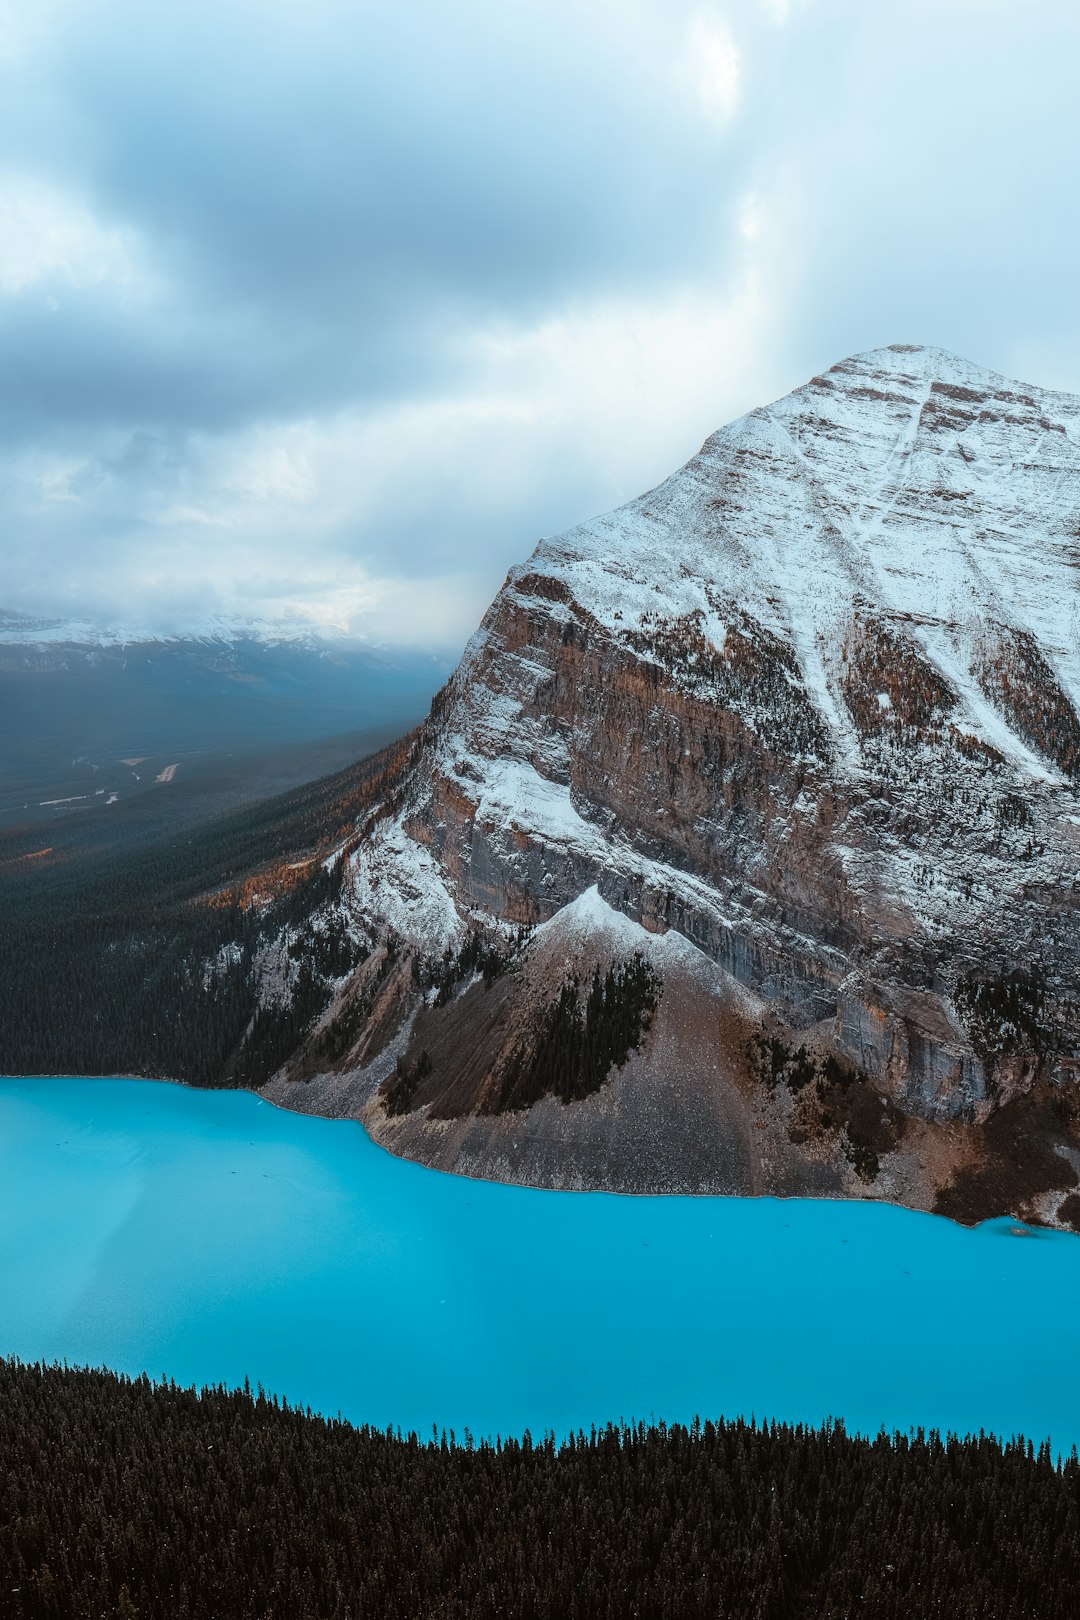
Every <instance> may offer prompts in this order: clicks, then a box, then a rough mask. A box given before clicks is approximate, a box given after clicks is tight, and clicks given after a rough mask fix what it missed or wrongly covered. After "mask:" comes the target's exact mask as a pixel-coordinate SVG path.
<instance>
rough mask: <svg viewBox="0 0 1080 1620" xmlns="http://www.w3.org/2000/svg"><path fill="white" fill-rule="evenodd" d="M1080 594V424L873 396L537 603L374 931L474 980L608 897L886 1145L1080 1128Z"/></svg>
mask: <svg viewBox="0 0 1080 1620" xmlns="http://www.w3.org/2000/svg"><path fill="white" fill-rule="evenodd" d="M1078 580H1080V400H1077V399H1074V398H1072V397H1069V396H1064V395H1058V394H1051V393H1048V392H1046V391H1043V390H1040V389H1036V388H1033V387H1029V386H1027V385H1022V384H1019V383H1015V382H1011V381H1009V380H1007V379H1005V378H1003V377H1000V376H998V375H997V374H995V373H993V372H988V371H984V370H981V369H979V368H978V367H975V366H972V365H969V364H968V363H967V362H965V361H962V360H959V359H957V358H956V357H955V356H952V355H948V354H945V353H943V352H941V351H939V350H934V349H924V348H917V347H914V346H910V345H895V346H893V347H891V348H888V349H882V350H875V351H873V352H871V353H869V354H864V355H859V356H856V357H854V358H852V359H850V360H847V361H844V362H842V363H841V364H839V365H837V366H834V367H833V368H832V369H831V370H830V371H828V372H827V373H825V374H824V375H823V376H820V377H815V378H813V379H811V381H810V382H808V383H807V384H806V385H805V386H804V387H803V388H800V389H798V390H796V391H795V392H794V393H793V394H791V395H789V396H788V397H787V398H785V399H782V400H780V401H778V402H776V403H775V404H773V405H770V406H767V407H764V408H762V409H760V410H756V411H753V412H751V413H750V414H749V415H748V416H746V417H744V418H742V419H741V420H739V421H737V422H735V423H733V424H731V425H730V426H729V427H726V428H723V429H721V431H720V432H718V433H716V434H714V435H713V436H712V437H711V438H710V439H708V440H707V441H706V443H705V445H704V446H703V448H702V450H701V451H700V453H699V454H698V455H697V456H695V457H694V458H693V459H692V460H691V461H690V462H688V463H687V465H686V466H685V467H683V468H682V469H681V470H680V471H679V472H677V473H675V474H674V475H673V476H672V477H671V478H669V479H667V480H666V481H665V482H664V483H663V484H661V485H659V486H658V488H656V489H655V490H652V491H650V492H649V493H647V494H645V495H643V496H641V497H640V498H639V499H638V500H636V501H633V502H631V503H630V504H629V505H628V506H626V507H623V508H621V509H620V510H618V511H616V512H613V513H610V514H607V515H605V516H603V517H599V518H596V519H594V520H592V521H590V522H588V523H585V524H583V525H581V526H580V527H578V528H576V529H574V530H572V531H570V532H569V533H568V534H565V535H562V536H560V537H557V538H555V539H551V540H547V541H544V542H543V543H542V544H541V545H539V546H538V547H537V548H536V550H535V552H534V553H533V555H532V557H531V558H530V559H529V560H528V562H527V563H525V564H524V565H522V566H520V567H517V568H514V569H512V570H511V572H510V574H509V576H508V578H507V581H506V584H505V585H504V587H503V589H502V591H501V592H500V593H499V595H498V597H497V598H496V600H495V602H494V603H493V604H492V607H491V608H490V610H489V612H488V614H487V615H486V617H485V619H484V622H483V624H482V626H481V628H480V630H479V631H478V632H477V634H476V636H475V637H474V638H473V640H472V642H471V643H470V645H469V648H468V649H467V651H466V654H465V657H464V658H463V660H462V663H461V665H460V666H459V668H458V670H457V672H456V673H455V674H454V676H453V677H452V678H451V681H450V682H449V684H448V686H447V687H446V688H445V689H444V691H443V693H441V694H440V696H439V698H437V699H436V702H435V704H434V705H433V708H432V714H431V718H430V720H429V722H428V725H427V728H426V731H425V734H424V740H423V744H422V747H421V750H420V762H419V764H418V765H417V767H416V768H415V770H414V772H413V774H412V776H411V777H410V778H409V780H408V781H407V782H406V783H403V784H402V787H401V790H400V792H399V794H398V796H397V799H396V801H395V805H394V810H393V816H392V817H390V816H388V817H387V819H386V821H385V823H384V824H381V825H380V824H378V823H376V825H375V826H374V828H373V830H372V834H371V837H370V839H368V840H364V839H362V840H361V841H360V843H359V846H358V848H357V850H356V852H355V854H354V856H353V857H352V859H353V863H354V881H353V895H354V905H355V908H356V914H357V917H358V919H359V921H360V925H361V926H363V927H365V928H367V929H369V930H374V931H375V932H376V933H377V932H378V928H379V926H380V919H385V920H387V921H389V922H392V923H394V922H395V920H396V922H397V925H398V926H400V928H401V932H402V935H403V937H406V938H408V940H409V941H410V943H411V945H412V947H413V949H415V950H418V951H421V950H426V953H427V955H428V956H429V957H430V958H432V959H435V958H438V957H440V956H442V955H443V953H444V952H445V953H447V955H446V959H447V960H449V959H450V958H451V957H452V956H453V953H454V952H455V951H459V950H460V949H461V939H462V937H463V932H462V931H463V930H467V931H469V933H470V934H471V933H478V934H479V935H480V936H483V937H484V938H489V939H492V940H496V941H497V940H503V941H505V940H506V939H507V937H508V932H507V931H508V930H512V929H513V928H515V927H517V926H521V925H524V926H534V925H536V924H543V923H545V922H546V920H547V919H549V918H552V917H554V916H555V915H556V914H557V913H559V912H560V911H561V909H562V908H564V907H567V906H570V905H572V904H574V903H575V902H578V900H579V897H580V896H581V895H583V894H584V893H586V891H589V890H590V889H591V888H592V887H593V886H594V885H595V886H597V889H598V893H599V895H600V896H602V897H603V901H604V902H605V903H606V904H607V905H608V906H610V907H613V908H614V909H615V910H616V911H617V912H619V913H622V914H625V915H626V916H627V917H629V918H632V919H633V920H634V924H635V925H640V926H641V927H643V928H644V929H646V930H648V931H649V932H650V933H654V934H659V933H663V932H665V931H666V930H669V929H672V930H676V931H677V932H678V933H680V934H682V935H683V936H685V938H686V939H687V940H689V941H691V942H692V943H693V945H694V946H695V947H696V948H697V949H698V950H699V951H700V952H702V953H703V954H704V957H705V958H707V959H708V960H709V961H711V962H712V963H713V964H714V965H715V968H716V970H717V971H718V972H719V973H720V974H721V975H722V977H723V983H724V984H725V985H727V986H728V987H729V988H732V993H734V991H733V987H734V986H742V987H744V988H745V990H747V991H749V992H750V993H751V995H752V996H753V997H754V998H755V1002H756V1004H757V1005H758V1006H760V1007H763V1008H764V1009H765V1012H764V1013H763V1014H762V1016H763V1017H764V1018H766V1020H770V1019H771V1020H773V1024H770V1026H769V1027H770V1028H773V1027H774V1026H775V1030H779V1031H780V1033H779V1034H776V1033H775V1030H774V1033H773V1034H770V1035H769V1037H768V1039H769V1040H770V1041H774V1042H776V1041H778V1042H779V1046H777V1047H775V1051H777V1052H780V1051H786V1052H788V1053H789V1054H790V1053H791V1052H795V1051H798V1050H801V1049H802V1048H803V1047H804V1046H805V1045H806V1042H807V1041H810V1043H811V1046H812V1048H813V1052H814V1062H815V1063H817V1064H818V1065H819V1069H818V1070H815V1072H816V1073H818V1074H819V1079H821V1076H822V1075H823V1074H824V1073H825V1070H823V1069H820V1064H822V1063H824V1064H826V1065H827V1064H828V1062H830V1061H833V1062H834V1063H835V1064H839V1065H841V1069H842V1072H843V1074H844V1075H848V1074H849V1070H850V1072H851V1073H855V1074H857V1075H859V1076H861V1077H862V1081H861V1082H860V1083H865V1084H870V1085H872V1086H873V1087H875V1088H877V1092H878V1093H879V1094H880V1096H881V1097H882V1098H883V1099H885V1101H884V1102H883V1103H882V1104H881V1105H880V1106H881V1107H883V1108H885V1110H886V1115H888V1111H889V1110H891V1109H897V1110H899V1111H900V1114H899V1115H898V1117H900V1115H902V1116H903V1118H904V1119H907V1120H909V1121H912V1122H915V1121H923V1122H928V1123H932V1122H934V1121H944V1120H968V1121H976V1122H979V1121H982V1122H985V1121H987V1120H988V1119H989V1118H990V1117H991V1115H993V1114H995V1113H996V1112H1000V1111H1002V1110H1006V1109H1007V1108H1008V1107H1009V1106H1011V1105H1012V1104H1013V1103H1014V1102H1016V1100H1017V1099H1023V1098H1027V1097H1031V1096H1035V1095H1036V1094H1040V1095H1041V1092H1040V1088H1041V1087H1044V1086H1046V1085H1051V1086H1056V1087H1062V1086H1065V1085H1067V1086H1068V1095H1069V1097H1070V1098H1071V1097H1072V1095H1073V1091H1074V1090H1075V1088H1074V1087H1073V1085H1072V1082H1074V1081H1075V1080H1076V1078H1077V1077H1078V1075H1080V1029H1078V1018H1080V1013H1078V1007H1077V1003H1078V1002H1080V995H1078V994H1077V992H1078V989H1080V972H1078V969H1080V919H1078V910H1077V902H1078V897H1080V799H1078V788H1080V718H1078V714H1077V708H1078V704H1080V591H1078ZM391 823H392V830H391ZM425 873H426V874H428V876H427V877H426V878H425V877H424V874H425ZM425 887H426V888H427V889H429V890H430V893H428V894H426V895H425V894H424V893H421V892H419V891H424V890H425ZM406 916H407V917H408V918H409V919H412V920H411V921H410V923H409V926H408V927H405V926H403V925H401V923H400V919H401V918H402V917H406ZM720 982H721V981H719V980H718V981H717V983H720ZM555 989H556V990H557V987H555ZM508 993H509V992H502V991H500V995H504V994H508ZM726 994H727V992H726V991H725V992H724V993H723V995H721V992H720V991H717V995H718V996H720V999H721V1000H723V999H724V996H726ZM403 1016H404V1014H403ZM762 1027H764V1025H763V1026H762ZM739 1039H740V1040H742V1039H743V1037H742V1036H740V1037H739ZM744 1044H745V1043H744ZM770 1050H773V1048H770ZM830 1053H831V1054H832V1055H833V1056H832V1058H831V1059H830V1058H829V1054H830ZM745 1055H746V1054H745V1053H743V1057H745ZM728 1056H729V1058H731V1054H730V1053H729V1054H728ZM754 1061H756V1060H753V1061H750V1070H753V1068H754ZM807 1061H809V1060H807ZM732 1062H734V1059H732ZM800 1062H802V1060H801V1059H800V1060H796V1059H795V1058H790V1059H789V1058H783V1059H781V1058H777V1059H776V1063H778V1064H779V1068H778V1069H777V1070H776V1072H777V1073H779V1074H783V1073H787V1072H788V1070H787V1069H785V1067H784V1065H785V1064H786V1063H787V1064H789V1065H790V1064H791V1063H794V1065H795V1067H794V1068H793V1069H791V1073H792V1074H801V1073H802V1072H803V1070H802V1069H800V1067H799V1064H800ZM844 1065H847V1066H848V1067H847V1068H844V1067H843V1066H844ZM734 1067H735V1068H736V1069H737V1068H738V1067H739V1064H738V1063H735V1064H734ZM745 1068H746V1065H745V1064H743V1069H744V1070H745ZM803 1068H805V1064H804V1065H803ZM841 1069H837V1070H836V1073H835V1074H834V1072H833V1070H831V1069H830V1070H829V1071H828V1072H829V1073H830V1074H833V1079H832V1080H828V1081H827V1082H826V1081H825V1080H822V1082H821V1084H822V1086H824V1087H825V1089H826V1090H827V1089H828V1086H829V1085H834V1084H835V1085H839V1084H840V1081H838V1080H837V1079H836V1074H839V1073H841ZM733 1072H734V1070H733ZM740 1072H741V1071H740ZM748 1072H749V1071H748ZM807 1072H809V1071H807ZM774 1079H775V1076H774ZM748 1083H756V1082H753V1079H752V1075H751V1081H750V1082H748ZM844 1084H845V1085H846V1084H847V1081H846V1080H845V1081H844ZM798 1089H799V1088H798V1087H795V1090H798ZM820 1089H821V1087H819V1090H820ZM841 1089H843V1087H841ZM847 1095H848V1093H847V1092H844V1096H847ZM849 1100H850V1099H849ZM579 1106H584V1103H580V1104H579V1103H577V1102H574V1103H573V1104H571V1105H569V1112H568V1114H567V1116H566V1117H567V1119H571V1118H572V1117H573V1110H574V1108H576V1107H579ZM589 1106H593V1105H592V1104H590V1105H589ZM800 1106H801V1105H800ZM831 1106H832V1105H830V1107H831ZM845 1106H846V1105H845ZM874 1106H878V1105H877V1104H875V1105H874ZM1069 1106H1072V1104H1071V1102H1070V1104H1069ZM841 1111H842V1110H841ZM832 1113H833V1114H837V1110H836V1108H833V1110H832ZM800 1117H801V1116H800ZM830 1117H832V1115H830ZM837 1117H839V1115H837ZM889 1117H891V1116H889ZM878 1124H879V1125H880V1120H879V1122H878ZM568 1128H569V1127H568ZM804 1128H805V1129H807V1130H810V1127H809V1126H806V1124H805V1121H804V1122H803V1123H802V1124H797V1125H796V1126H793V1127H792V1129H795V1130H796V1131H797V1132H802V1131H803V1130H804ZM911 1128H912V1130H915V1129H916V1126H915V1124H912V1127H911ZM395 1129H397V1127H395ZM440 1129H441V1127H440ZM845 1129H847V1127H845ZM851 1129H852V1130H855V1129H856V1127H855V1126H854V1125H851ZM875 1129H877V1127H875ZM883 1129H884V1128H883V1127H882V1130H883ZM890 1129H891V1127H890ZM917 1129H918V1130H922V1129H923V1126H922V1125H919V1126H918V1127H917ZM399 1134H400V1132H399ZM444 1134H445V1132H444ZM810 1134H811V1136H813V1134H814V1133H813V1131H812V1130H811V1132H810ZM820 1134H821V1133H820V1131H819V1132H818V1137H820ZM826 1134H827V1132H826ZM885 1135H888V1133H887V1132H886V1133H885ZM473 1136H474V1137H475V1131H474V1132H473ZM872 1136H873V1132H872V1131H871V1133H870V1136H869V1137H867V1138H866V1140H867V1141H870V1139H871V1137H872ZM412 1137H413V1139H415V1138H416V1132H415V1131H413V1133H412ZM815 1140H816V1138H815ZM845 1140H847V1141H848V1146H849V1147H850V1146H851V1139H849V1138H845ZM882 1140H883V1141H884V1137H882ZM890 1140H891V1138H890ZM898 1141H899V1138H897V1142H894V1143H893V1147H892V1149H890V1151H895V1152H897V1153H899V1152H900V1148H899V1146H898V1145H897V1143H898ZM414 1147H415V1140H414ZM788 1147H790V1144H788ZM788 1147H785V1152H787V1151H788ZM833 1147H834V1148H835V1143H834V1144H833ZM417 1151H418V1150H417ZM474 1151H475V1140H474V1142H473V1147H472V1148H471V1149H470V1152H474ZM808 1151H809V1150H808ZM814 1151H817V1150H816V1149H815V1150H814ZM830 1151H832V1150H830ZM852 1151H853V1152H854V1153H855V1158H854V1159H852V1160H851V1162H852V1163H863V1164H869V1163H870V1161H871V1159H872V1158H874V1155H875V1154H876V1153H877V1149H871V1148H870V1147H865V1152H864V1149H863V1148H859V1147H857V1146H856V1148H855V1149H853V1150H852ZM860 1153H863V1154H864V1156H863V1159H861V1160H860V1159H859V1154H860ZM421 1156H422V1155H421ZM810 1157H813V1154H811V1155H810ZM834 1158H835V1153H834ZM440 1162H442V1160H440ZM808 1162H809V1161H808ZM1059 1162H1064V1161H1059ZM909 1169H910V1167H909ZM954 1172H955V1173H956V1174H959V1171H958V1169H957V1166H956V1165H955V1164H954V1165H953V1166H952V1170H951V1171H950V1174H952V1173H954ZM913 1173H914V1172H910V1173H909V1172H905V1174H908V1183H905V1185H911V1182H910V1176H911V1174H913ZM920 1173H921V1172H920ZM972 1173H973V1174H974V1172H972ZM882 1174H885V1172H882ZM1054 1174H1057V1171H1054ZM1062 1174H1063V1175H1064V1172H1062ZM675 1179H676V1181H677V1177H676V1178H675ZM931 1179H932V1178H931ZM1071 1184H1072V1183H1071V1182H1070V1181H1069V1180H1068V1177H1067V1176H1066V1178H1065V1180H1064V1181H1062V1182H1061V1184H1060V1185H1061V1186H1062V1187H1067V1186H1069V1185H1071ZM905 1196H906V1195H905ZM911 1196H914V1195H911ZM920 1196H923V1195H921V1194H920Z"/></svg>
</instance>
